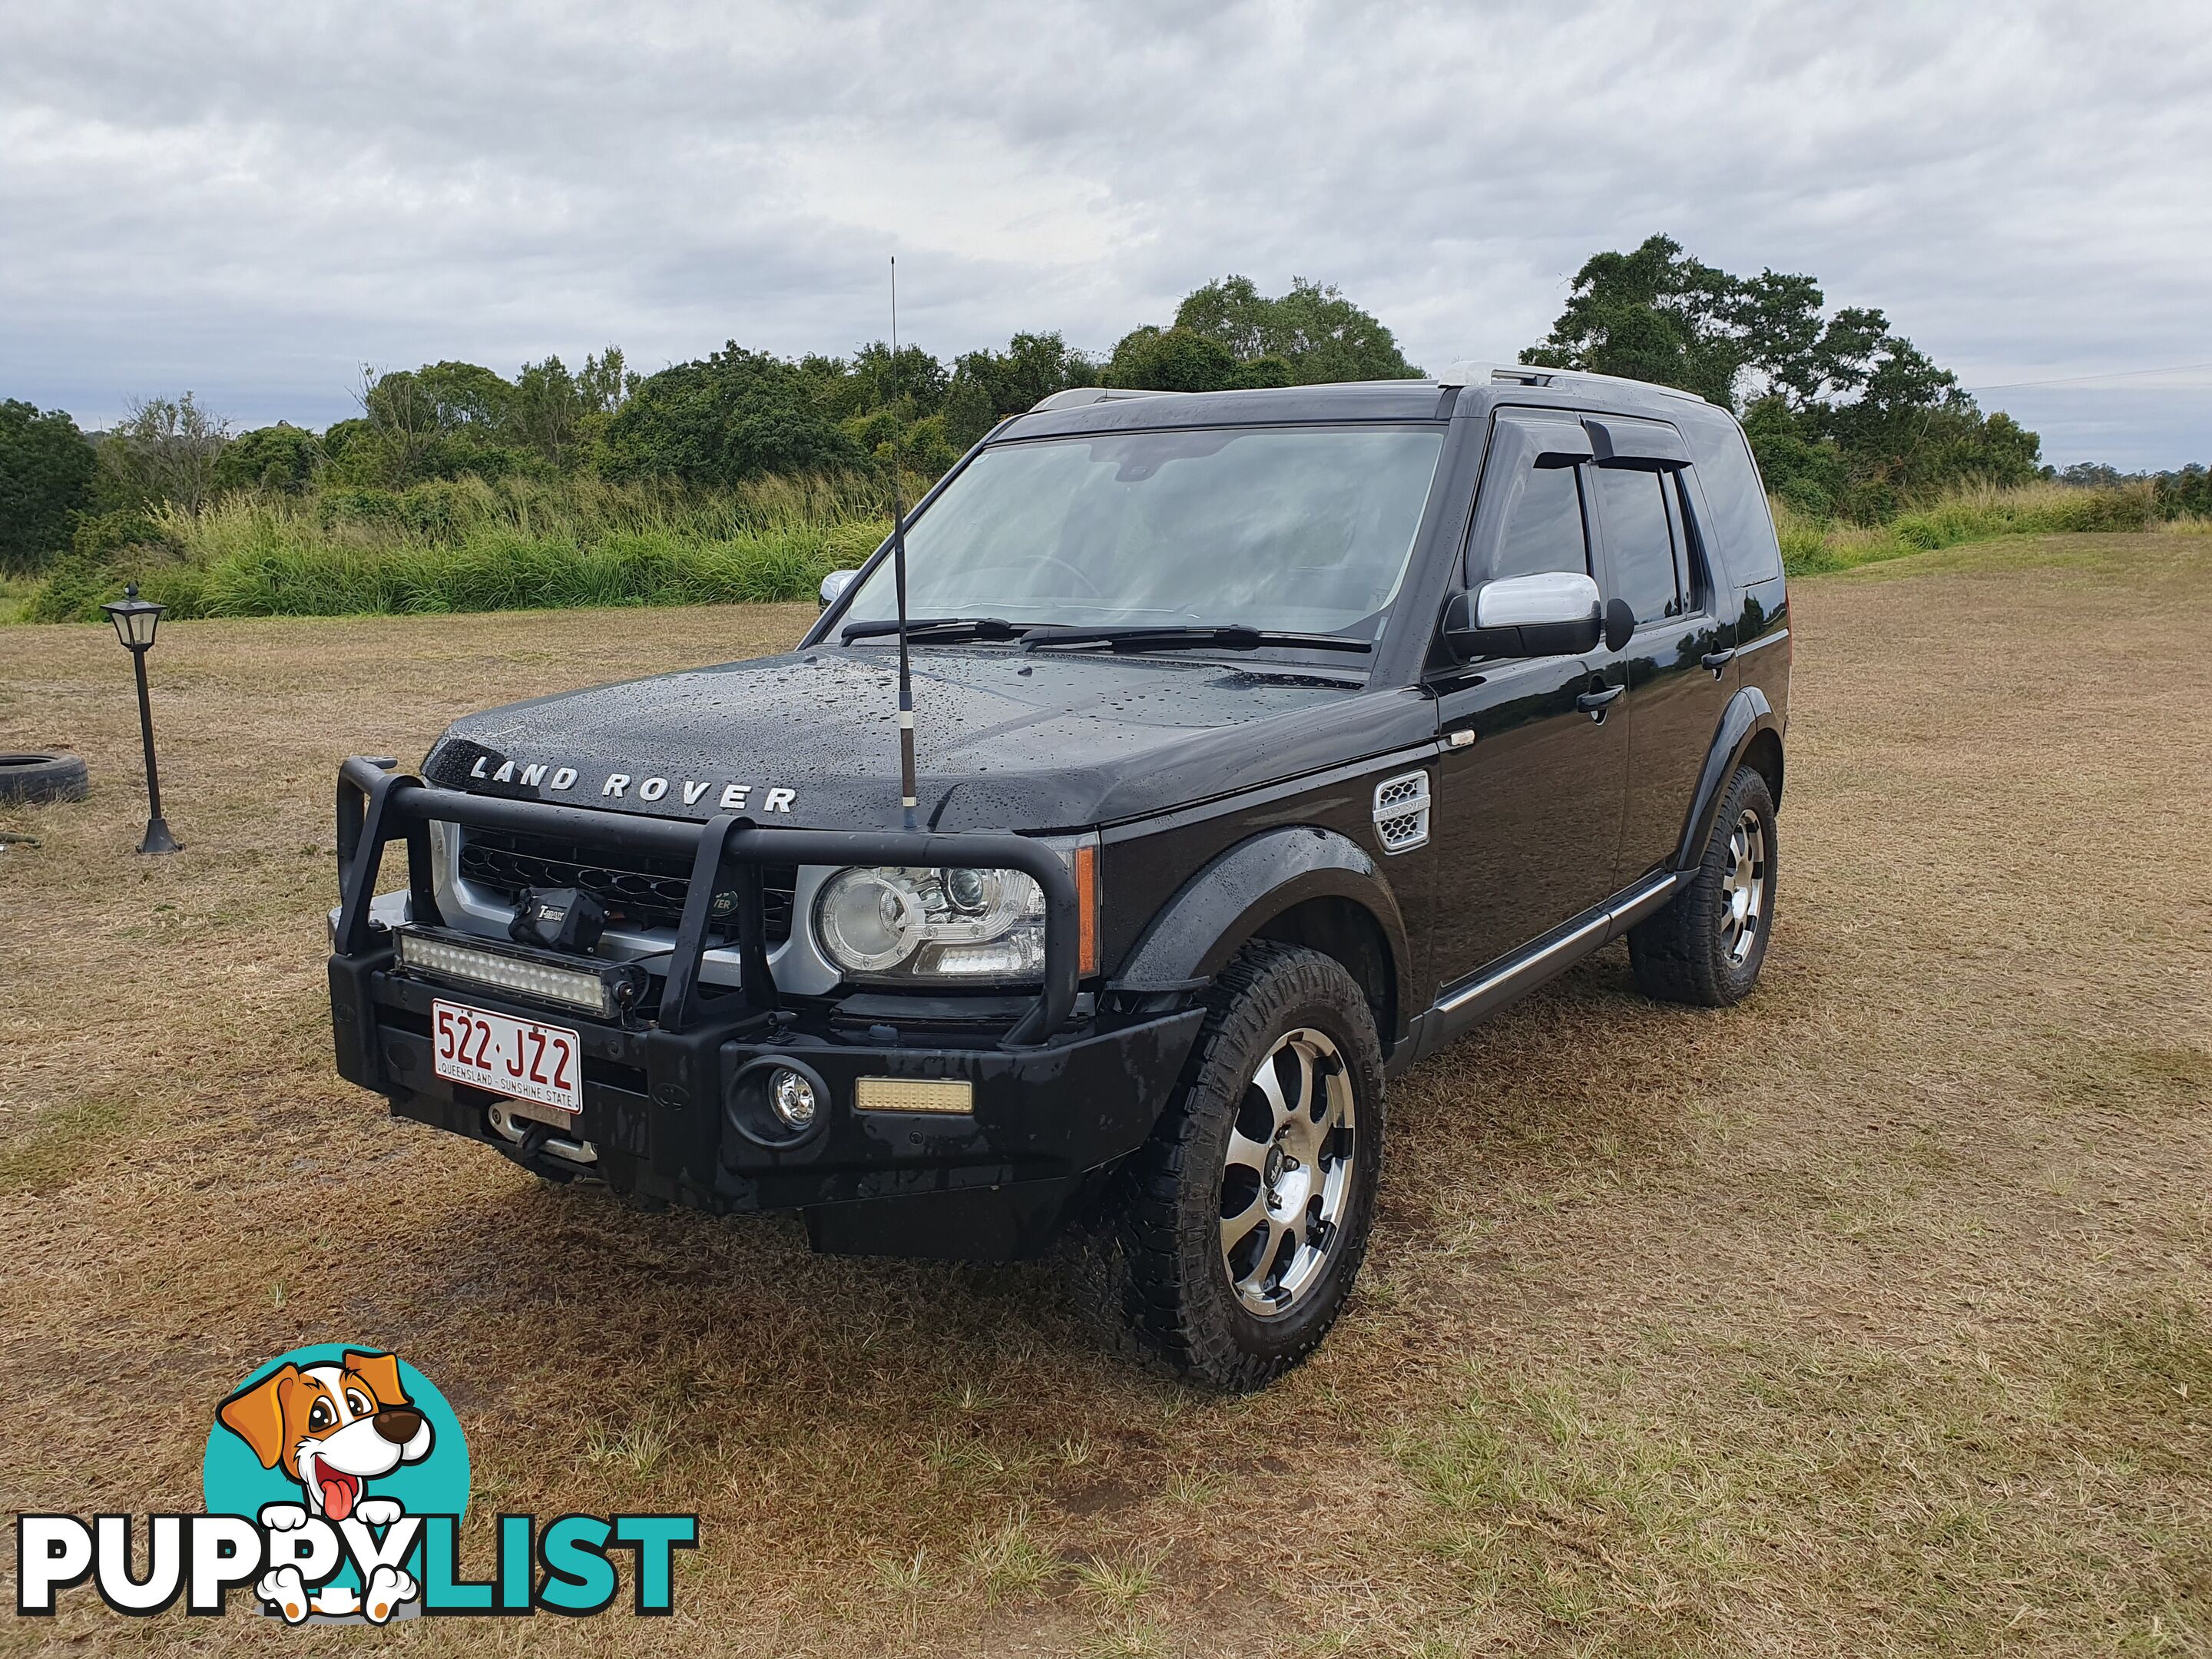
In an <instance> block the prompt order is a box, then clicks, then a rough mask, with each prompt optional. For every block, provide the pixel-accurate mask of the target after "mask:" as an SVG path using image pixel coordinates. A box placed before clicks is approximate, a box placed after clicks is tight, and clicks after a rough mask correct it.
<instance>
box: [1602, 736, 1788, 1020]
mask: <svg viewBox="0 0 2212 1659" xmlns="http://www.w3.org/2000/svg"><path fill="white" fill-rule="evenodd" d="M1774 853H1775V842H1774V796H1773V793H1772V792H1771V790H1769V789H1768V788H1767V787H1766V780H1765V778H1764V777H1762V776H1760V775H1759V773H1758V772H1756V771H1754V770H1753V769H1752V768H1750V767H1748V766H1745V767H1740V768H1738V769H1737V770H1736V775H1735V777H1733V778H1731V779H1730V780H1729V787H1728V793H1726V794H1725V795H1724V796H1723V797H1722V799H1721V805H1720V811H1718V812H1717V813H1716V814H1715V815H1714V819H1713V832H1712V836H1711V838H1710V839H1709V840H1708V841H1707V842H1706V843H1705V857H1704V858H1703V859H1702V860H1699V864H1698V867H1697V870H1696V872H1695V873H1694V874H1693V875H1692V877H1691V879H1690V882H1689V884H1688V885H1687V886H1686V887H1684V888H1683V889H1682V890H1681V891H1680V892H1679V893H1677V894H1676V895H1675V896H1674V898H1673V900H1672V901H1670V902H1668V906H1667V908H1665V909H1663V910H1662V911H1660V912H1659V914H1658V915H1655V916H1653V917H1651V918H1650V920H1649V921H1644V922H1640V923H1638V925H1637V926H1636V927H1634V928H1632V929H1631V930H1630V933H1629V935H1628V956H1629V961H1630V962H1631V963H1632V964H1633V965H1634V967H1635V969H1636V983H1637V985H1638V987H1639V988H1640V989H1641V990H1642V991H1643V992H1644V994H1645V995H1646V996H1650V997H1656V998H1658V999H1659V1000H1662V1001H1664V1002H1686V1003H1690V1004H1692V1005H1694V1006H1699V1007H1705V1008H1724V1007H1727V1006H1729V1004H1731V1003H1734V1002H1737V1001H1740V1000H1742V998H1743V997H1744V996H1745V995H1746V994H1748V993H1749V991H1750V990H1751V987H1752V986H1753V983H1754V982H1756V981H1757V980H1758V978H1759V964H1760V963H1763V962H1765V960H1766V941H1767V936H1768V934H1769V933H1770V932H1771V929H1772V927H1773V925H1774V890H1775V889H1774V873H1775V871H1774Z"/></svg>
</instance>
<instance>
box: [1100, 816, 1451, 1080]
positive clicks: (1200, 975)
mask: <svg viewBox="0 0 2212 1659" xmlns="http://www.w3.org/2000/svg"><path fill="white" fill-rule="evenodd" d="M1316 898H1341V899H1346V900H1349V901H1350V902H1352V903H1353V904H1355V905H1357V906H1358V907H1359V908H1361V909H1363V910H1364V911H1366V912H1367V913H1368V915H1370V916H1371V917H1373V919H1374V921H1375V922H1376V926H1377V927H1378V929H1379V930H1380V932H1381V933H1382V935H1383V945H1384V948H1385V949H1386V950H1387V951H1388V952H1389V963H1388V966H1389V970H1390V975H1391V982H1392V986H1393V987H1394V989H1395V1002H1396V1004H1397V1006H1398V1014H1399V1022H1398V1023H1402V1019H1403V1016H1404V1012H1405V1002H1406V987H1407V986H1408V985H1409V984H1411V982H1412V979H1413V961H1412V957H1413V952H1412V948H1411V946H1410V945H1408V944H1407V939H1406V923H1405V919H1404V917H1403V916H1402V915H1401V914H1400V913H1399V909H1398V901H1397V899H1396V897H1395V896H1394V895H1393V894H1392V892H1391V890H1390V885H1389V882H1387V881H1385V880H1384V879H1383V872H1382V871H1381V870H1380V869H1378V868H1377V867H1376V862H1375V860H1374V859H1373V857H1372V856H1370V854H1369V853H1368V852H1367V849H1366V848H1363V847H1361V846H1360V845H1359V844H1358V842H1355V841H1352V840H1351V839H1350V838H1349V837H1347V836H1342V835H1339V834H1338V833H1337V832H1336V831H1334V830H1333V829H1319V828H1317V827H1316V826H1314V825H1311V824H1304V825H1292V826H1286V827H1285V828H1283V829H1267V830H1263V831H1261V833H1260V834H1258V835H1256V836H1251V837H1250V838H1249V839H1248V840H1245V841H1241V842H1237V844H1236V845H1235V846H1234V847H1231V848H1229V849H1228V850H1227V851H1226V852H1224V853H1221V854H1217V855H1216V856H1215V857H1214V859H1213V860H1212V861H1211V862H1210V863H1208V864H1206V865H1205V866H1203V867H1201V868H1200V870H1199V872H1197V873H1196V874H1195V875H1194V876H1192V877H1191V878H1190V879H1189V880H1188V881H1186V882H1185V883H1183V884H1182V887H1180V888H1179V889H1177V890H1176V895H1175V896H1174V897H1173V898H1171V899H1170V900H1169V901H1168V902H1167V903H1166V904H1165V905H1164V906H1163V907H1161V909H1160V912H1159V914H1158V915H1156V916H1154V917H1153V918H1152V922H1151V924H1150V925H1149V926H1148V927H1146V929H1145V932H1144V933H1143V935H1142V937H1140V938H1139V939H1138V940H1137V943H1136V945H1134V946H1133V948H1132V949H1131V950H1130V951H1129V954H1128V956H1127V957H1125V958H1124V959H1123V961H1122V963H1121V972H1120V973H1119V974H1117V975H1115V978H1114V979H1113V980H1112V981H1110V984H1111V988H1113V989H1115V990H1116V991H1121V992H1126V993H1128V994H1132V995H1137V996H1145V995H1157V994H1162V993H1166V992H1178V991H1190V990H1194V989H1196V988H1197V987H1199V986H1200V985H1203V984H1204V983H1205V982H1206V981H1207V980H1209V979H1212V977H1213V975H1215V974H1217V973H1218V972H1219V971H1220V970H1221V969H1222V968H1223V967H1224V966H1225V964H1226V963H1228V961H1229V958H1230V957H1232V956H1234V955H1235V954H1236V953H1237V951H1238V950H1239V949H1240V948H1242V947H1243V945H1244V944H1245V943H1246V942H1247V941H1248V940H1249V939H1252V938H1253V937H1255V935H1256V934H1257V933H1259V932H1260V930H1261V928H1263V927H1266V926H1267V924H1268V923H1269V922H1270V921H1273V920H1274V919H1275V918H1276V917H1278V916H1279V915H1283V914H1284V913H1285V911H1287V910H1290V909H1291V908H1293V907H1294V906H1297V905H1300V904H1304V903H1305V902H1307V901H1308V900H1310V899H1316ZM1391 1035H1393V1034H1390V1033H1386V1034H1385V1036H1384V1042H1385V1046H1386V1047H1387V1046H1388V1043H1389V1038H1390V1036H1391Z"/></svg>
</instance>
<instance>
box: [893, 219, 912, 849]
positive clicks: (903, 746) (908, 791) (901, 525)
mask: <svg viewBox="0 0 2212 1659" xmlns="http://www.w3.org/2000/svg"><path fill="white" fill-rule="evenodd" d="M890 379H891V401H892V402H893V403H894V404H896V402H897V401H898V255H896V253H894V254H893V255H892V256H891V376H890ZM891 574H893V576H894V577H896V582H897V587H898V651H899V670H898V698H899V704H898V723H899V805H901V806H902V807H903V808H904V809H905V811H906V827H907V828H908V829H913V828H914V827H915V817H914V811H915V806H916V805H918V802H917V801H916V799H915V780H914V674H913V671H912V670H911V669H910V668H909V667H908V664H907V655H906V510H905V508H903V507H901V506H900V505H899V458H898V449H897V447H896V445H894V446H893V447H892V449H891Z"/></svg>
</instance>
